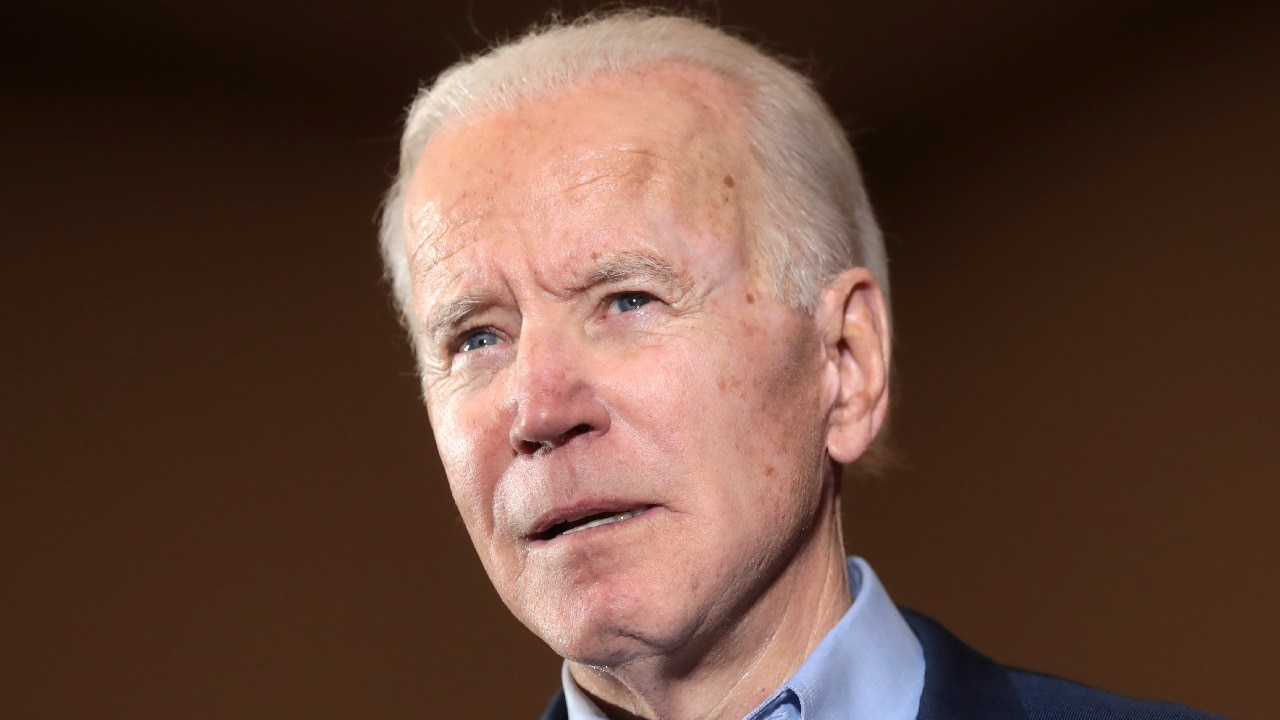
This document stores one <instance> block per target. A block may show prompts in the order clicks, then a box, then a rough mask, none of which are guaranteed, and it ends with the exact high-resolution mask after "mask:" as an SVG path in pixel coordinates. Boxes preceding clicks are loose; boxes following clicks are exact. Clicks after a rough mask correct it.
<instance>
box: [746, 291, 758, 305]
mask: <svg viewBox="0 0 1280 720" xmlns="http://www.w3.org/2000/svg"><path fill="white" fill-rule="evenodd" d="M755 301H756V296H755V295H752V294H751V293H747V304H748V305H750V304H752V303H754V302H755Z"/></svg>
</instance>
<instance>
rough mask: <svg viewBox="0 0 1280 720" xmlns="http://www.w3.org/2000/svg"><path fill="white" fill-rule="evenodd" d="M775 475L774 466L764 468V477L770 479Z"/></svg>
mask: <svg viewBox="0 0 1280 720" xmlns="http://www.w3.org/2000/svg"><path fill="white" fill-rule="evenodd" d="M773 473H774V468H773V466H772V465H765V466H764V476H765V477H769V476H771V475H773Z"/></svg>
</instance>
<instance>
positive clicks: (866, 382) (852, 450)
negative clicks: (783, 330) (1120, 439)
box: [818, 268, 890, 465]
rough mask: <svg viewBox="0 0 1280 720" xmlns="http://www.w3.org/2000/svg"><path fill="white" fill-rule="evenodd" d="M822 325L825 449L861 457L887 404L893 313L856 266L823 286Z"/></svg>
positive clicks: (839, 456) (845, 457) (841, 459)
mask: <svg viewBox="0 0 1280 720" xmlns="http://www.w3.org/2000/svg"><path fill="white" fill-rule="evenodd" d="M818 313H819V316H818V322H819V327H820V329H821V331H822V333H823V344H824V349H825V351H826V355H827V363H828V373H827V377H828V382H829V383H830V384H831V385H830V387H829V388H828V395H827V397H828V398H829V399H830V401H831V407H830V410H829V414H828V421H827V454H828V455H830V456H831V459H833V460H835V461H836V462H838V463H841V464H844V465H847V464H850V463H852V462H853V461H855V460H857V459H858V458H859V457H861V456H862V454H863V453H864V452H866V449H867V447H868V446H870V445H871V441H872V440H874V439H875V437H876V434H877V433H879V431H880V427H881V425H882V424H883V423H884V418H885V415H886V414H887V412H888V409H889V353H890V330H889V314H888V308H887V306H886V303H885V299H884V294H883V293H882V292H881V290H880V285H879V283H877V282H876V279H875V276H874V275H872V273H871V272H870V271H869V270H867V269H866V268H852V269H850V270H847V271H845V272H844V273H842V274H840V275H839V276H838V277H837V278H835V279H834V280H832V281H831V282H830V283H828V285H827V286H826V287H825V288H824V289H823V292H822V297H821V300H820V306H819V308H818Z"/></svg>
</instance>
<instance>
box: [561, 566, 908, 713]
mask: <svg viewBox="0 0 1280 720" xmlns="http://www.w3.org/2000/svg"><path fill="white" fill-rule="evenodd" d="M847 564H848V568H849V590H850V592H851V593H852V594H853V598H854V600H853V605H851V606H850V607H849V609H848V611H846V612H845V614H844V617H842V618H840V622H838V623H836V626H835V627H833V628H831V630H830V632H828V633H827V635H826V637H824V638H823V639H822V642H820V643H818V647H816V648H814V650H813V653H811V654H810V655H809V658H808V659H807V660H805V661H804V664H803V665H801V666H800V669H799V670H797V671H796V673H795V675H792V676H791V678H790V679H788V680H787V681H786V682H785V683H783V685H782V687H780V688H778V691H777V692H775V693H774V694H773V695H772V696H770V697H769V699H768V700H765V701H764V702H763V703H761V704H760V707H758V708H756V709H755V710H754V711H753V712H752V713H751V714H749V715H748V716H747V718H748V720H763V719H764V718H770V717H799V718H802V719H803V720H821V719H823V718H847V719H848V720H915V717H916V712H917V711H918V709H919V706H920V694H921V692H923V690H924V651H923V650H922V649H921V647H920V641H919V640H917V639H916V636H915V633H913V632H911V628H910V627H908V626H907V623H906V621H905V620H903V618H902V614H901V613H899V612H898V609H897V608H896V607H894V605H893V601H892V600H890V599H889V594H888V593H887V592H885V589H884V586H883V585H881V584H880V579H879V578H877V577H876V574H875V572H874V571H873V570H872V569H871V566H870V565H868V564H867V561H865V560H863V559H862V558H859V557H851V558H849V559H848V561H847ZM560 679H561V683H562V684H563V685H564V695H565V705H566V707H567V708H568V711H569V713H568V714H569V720H606V718H605V714H604V713H603V712H601V711H600V708H598V707H597V706H596V704H595V703H593V702H592V701H591V699H590V698H589V697H587V694H586V693H585V692H583V691H582V689H581V688H579V687H578V684H577V683H576V682H575V681H574V679H573V677H572V676H571V675H570V674H569V664H568V663H567V662H566V663H565V664H564V666H563V667H562V668H561V670H560ZM797 705H798V708H797ZM788 706H789V707H788ZM797 709H798V711H799V714H798V715H796V710H797Z"/></svg>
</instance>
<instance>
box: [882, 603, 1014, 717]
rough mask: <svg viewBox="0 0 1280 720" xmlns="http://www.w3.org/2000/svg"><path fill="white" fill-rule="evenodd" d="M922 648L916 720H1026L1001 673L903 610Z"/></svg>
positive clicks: (926, 620) (937, 627)
mask: <svg viewBox="0 0 1280 720" xmlns="http://www.w3.org/2000/svg"><path fill="white" fill-rule="evenodd" d="M902 616H903V617H904V618H906V620H907V625H909V626H911V630H912V631H913V632H915V634H916V637H917V638H919V639H920V645H921V646H922V647H923V648H924V693H923V694H922V695H921V696H920V713H919V715H918V716H917V720H994V719H999V720H1026V717H1027V714H1026V711H1025V710H1024V709H1023V707H1022V703H1021V702H1020V701H1019V700H1018V696H1017V693H1015V692H1014V689H1013V683H1011V682H1010V681H1009V675H1008V673H1007V672H1005V669H1004V668H1003V667H1001V666H1000V665H997V664H996V663H995V662H993V661H992V660H990V659H988V658H986V657H984V656H983V655H980V654H979V653H977V652H976V651H974V650H972V649H970V648H969V647H968V646H967V645H965V644H964V643H962V642H960V641H959V640H958V639H956V637H955V636H954V635H952V634H951V633H949V632H947V631H946V629H944V628H943V627H942V626H941V625H939V624H937V623H935V622H934V621H932V620H930V619H929V618H927V617H925V616H923V615H920V614H919V613H915V612H912V611H910V610H907V609H905V608H904V609H902Z"/></svg>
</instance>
